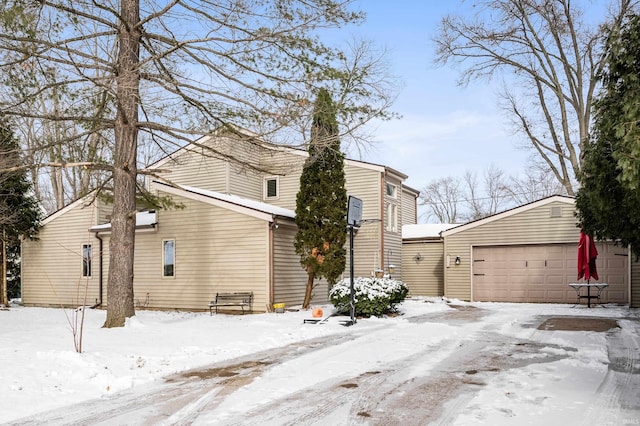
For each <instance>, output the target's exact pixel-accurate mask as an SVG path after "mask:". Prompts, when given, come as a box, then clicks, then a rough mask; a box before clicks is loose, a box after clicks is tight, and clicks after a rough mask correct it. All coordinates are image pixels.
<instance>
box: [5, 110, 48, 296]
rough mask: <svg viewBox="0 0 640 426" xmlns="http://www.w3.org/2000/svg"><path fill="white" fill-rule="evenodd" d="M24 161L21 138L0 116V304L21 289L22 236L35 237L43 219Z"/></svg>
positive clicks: (17, 293) (16, 294)
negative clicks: (20, 144)
mask: <svg viewBox="0 0 640 426" xmlns="http://www.w3.org/2000/svg"><path fill="white" fill-rule="evenodd" d="M21 165H22V160H21V158H20V146H19V142H18V140H17V139H16V138H15V137H14V136H13V132H12V131H11V129H10V127H9V125H8V124H7V122H6V121H5V120H4V119H3V118H1V117H0V248H1V249H0V280H1V282H2V285H1V286H0V287H1V291H0V305H8V303H9V297H15V296H18V295H19V293H20V264H19V259H20V237H21V236H24V237H26V238H31V239H33V238H35V236H36V234H37V233H38V230H39V229H40V220H41V219H42V210H41V209H40V208H39V206H38V202H37V200H36V199H35V197H34V196H33V195H32V185H31V182H29V180H28V179H27V175H26V171H25V170H24V169H22V168H20V166H21ZM12 169H17V170H12Z"/></svg>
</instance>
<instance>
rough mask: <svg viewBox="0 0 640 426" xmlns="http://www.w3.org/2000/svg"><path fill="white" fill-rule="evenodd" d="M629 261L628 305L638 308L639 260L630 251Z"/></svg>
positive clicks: (639, 297) (639, 288)
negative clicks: (629, 288)
mask: <svg viewBox="0 0 640 426" xmlns="http://www.w3.org/2000/svg"><path fill="white" fill-rule="evenodd" d="M629 261H630V263H631V297H630V299H631V300H630V307H632V308H640V262H639V261H638V259H636V254H635V253H632V255H631V256H630V259H629Z"/></svg>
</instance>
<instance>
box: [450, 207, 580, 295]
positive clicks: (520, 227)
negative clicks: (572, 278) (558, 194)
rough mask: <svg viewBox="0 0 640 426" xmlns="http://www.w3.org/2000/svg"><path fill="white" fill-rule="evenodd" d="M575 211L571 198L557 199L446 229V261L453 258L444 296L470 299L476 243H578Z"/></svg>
mask: <svg viewBox="0 0 640 426" xmlns="http://www.w3.org/2000/svg"><path fill="white" fill-rule="evenodd" d="M574 211H575V208H574V204H573V200H572V199H566V201H565V199H562V200H561V201H560V200H557V199H556V200H554V201H551V202H542V203H534V204H533V205H531V206H524V207H521V208H518V209H514V210H513V211H509V212H505V213H503V214H501V215H498V217H495V218H491V219H490V220H487V221H486V222H483V221H479V222H478V223H477V224H468V225H466V226H463V227H460V228H459V230H453V231H454V232H452V233H451V234H449V233H447V232H445V233H443V235H444V236H445V239H444V241H445V242H444V256H445V264H446V257H447V256H449V258H450V259H451V262H450V265H449V266H448V267H447V266H446V265H445V289H444V293H445V296H447V297H451V298H457V299H462V300H471V296H472V295H471V281H472V262H473V258H472V248H473V247H474V246H476V247H477V246H488V245H514V244H520V245H527V244H541V243H545V244H556V243H575V244H577V243H578V239H579V236H580V231H579V229H578V228H577V227H576V221H575V217H574ZM474 225H476V226H474ZM456 256H460V264H459V265H455V263H454V259H455V258H456Z"/></svg>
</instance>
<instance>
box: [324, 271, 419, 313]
mask: <svg viewBox="0 0 640 426" xmlns="http://www.w3.org/2000/svg"><path fill="white" fill-rule="evenodd" d="M353 288H354V296H355V305H356V312H355V314H356V316H364V317H370V316H371V315H374V316H381V315H383V314H386V313H389V312H395V309H396V305H397V304H398V303H401V302H402V301H403V300H404V299H405V298H406V297H407V293H409V288H408V287H407V285H406V284H405V283H403V282H402V281H399V280H394V279H392V278H364V277H357V278H355V279H354V283H353ZM329 297H330V299H331V303H333V306H335V307H336V308H337V309H338V311H339V312H343V313H346V312H349V311H350V309H351V308H350V305H349V302H350V299H351V290H350V281H349V279H348V278H347V279H343V280H341V281H339V282H337V283H336V284H335V285H334V286H333V287H332V288H331V290H330V291H329Z"/></svg>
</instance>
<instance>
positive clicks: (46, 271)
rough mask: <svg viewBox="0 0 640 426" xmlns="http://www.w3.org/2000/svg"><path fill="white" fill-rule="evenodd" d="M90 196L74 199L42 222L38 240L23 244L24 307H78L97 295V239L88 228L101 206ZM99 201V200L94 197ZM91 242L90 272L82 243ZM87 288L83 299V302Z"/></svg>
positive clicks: (92, 300)
mask: <svg viewBox="0 0 640 426" xmlns="http://www.w3.org/2000/svg"><path fill="white" fill-rule="evenodd" d="M91 201H92V200H91V198H90V197H86V198H84V199H80V200H77V201H76V202H74V203H72V204H70V205H68V206H67V207H65V208H64V209H62V210H60V211H58V212H56V213H54V214H53V215H51V216H49V217H48V218H46V219H45V220H44V221H43V226H42V229H41V231H40V234H39V235H38V240H37V241H24V242H23V245H22V262H21V268H22V270H21V276H22V282H23V283H27V285H23V286H22V301H23V303H24V304H25V305H27V306H35V305H38V306H54V307H61V306H78V305H79V304H85V303H87V304H91V305H93V304H95V303H97V301H98V298H99V288H98V285H99V267H98V265H97V262H96V259H97V257H98V253H99V247H100V242H99V240H98V239H96V238H95V236H94V234H92V233H90V232H88V229H89V228H91V227H92V226H94V225H96V224H97V218H98V212H99V210H100V209H98V208H96V207H95V206H93V205H89V204H88V203H90V202H91ZM96 202H97V203H99V200H96ZM85 245H90V247H91V252H92V259H90V271H87V270H86V268H85V267H84V263H83V246H85ZM85 288H86V301H85Z"/></svg>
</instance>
